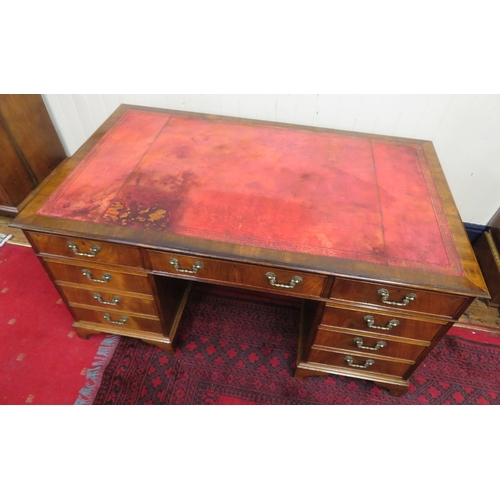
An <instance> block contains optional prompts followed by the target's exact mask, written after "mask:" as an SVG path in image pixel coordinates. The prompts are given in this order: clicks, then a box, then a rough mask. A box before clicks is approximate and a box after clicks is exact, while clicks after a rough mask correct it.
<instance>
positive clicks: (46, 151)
mask: <svg viewBox="0 0 500 500" xmlns="http://www.w3.org/2000/svg"><path fill="white" fill-rule="evenodd" d="M65 158H66V153H65V151H64V148H63V146H62V144H61V142H60V140H59V137H58V135H57V132H56V130H55V128H54V125H53V123H52V120H51V118H50V116H49V114H48V111H47V108H46V107H45V103H44V102H43V99H42V96H41V95H40V94H0V186H1V188H2V189H3V191H4V194H3V195H2V196H0V205H3V207H1V211H2V213H3V214H5V215H15V214H16V213H17V212H18V209H19V208H20V207H21V205H22V204H23V203H24V202H25V201H26V200H27V199H28V197H29V196H30V195H31V193H32V192H33V190H34V189H35V188H36V187H37V186H38V185H39V184H40V183H41V182H42V181H43V180H44V179H46V178H47V176H48V175H49V174H50V173H51V172H52V171H53V170H54V169H55V168H56V167H57V166H58V165H59V164H60V163H61V162H62V161H63V160H64V159H65Z"/></svg>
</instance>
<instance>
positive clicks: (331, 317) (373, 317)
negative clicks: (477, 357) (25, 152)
mask: <svg viewBox="0 0 500 500" xmlns="http://www.w3.org/2000/svg"><path fill="white" fill-rule="evenodd" d="M321 324H323V325H326V326H333V327H337V328H345V329H348V330H356V331H358V332H359V331H361V332H362V331H365V332H370V333H374V334H376V333H383V334H384V335H390V336H395V337H405V338H411V339H418V340H425V341H430V340H432V339H433V338H434V336H435V335H436V334H437V333H438V332H439V330H440V329H441V328H442V327H443V326H444V325H442V324H438V323H430V322H427V321H419V320H415V319H409V318H403V317H401V316H397V315H395V314H392V313H390V312H388V313H380V312H376V313H375V312H373V311H370V312H366V311H362V310H357V309H341V308H339V307H331V306H327V307H325V312H324V313H323V318H322V320H321Z"/></svg>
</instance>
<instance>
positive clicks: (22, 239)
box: [0, 215, 31, 247]
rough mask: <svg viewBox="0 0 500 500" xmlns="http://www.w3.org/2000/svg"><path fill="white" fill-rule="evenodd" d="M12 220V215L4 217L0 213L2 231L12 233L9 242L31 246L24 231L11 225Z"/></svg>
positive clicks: (0, 230)
mask: <svg viewBox="0 0 500 500" xmlns="http://www.w3.org/2000/svg"><path fill="white" fill-rule="evenodd" d="M11 222H12V219H11V218H10V217H4V216H1V215H0V233H2V234H11V235H12V238H11V239H10V240H9V241H8V242H7V243H10V244H12V245H22V246H26V247H29V246H31V245H30V244H29V243H28V240H27V239H26V236H24V234H23V232H22V231H21V230H20V229H16V228H14V227H9V224H10V223H11Z"/></svg>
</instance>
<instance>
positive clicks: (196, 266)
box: [168, 258, 203, 274]
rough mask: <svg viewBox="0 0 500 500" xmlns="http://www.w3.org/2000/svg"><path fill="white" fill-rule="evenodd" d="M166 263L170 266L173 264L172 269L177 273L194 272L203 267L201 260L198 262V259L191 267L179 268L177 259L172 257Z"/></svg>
mask: <svg viewBox="0 0 500 500" xmlns="http://www.w3.org/2000/svg"><path fill="white" fill-rule="evenodd" d="M168 263H169V264H171V265H172V266H174V269H175V270H176V271H177V272H179V273H187V274H196V273H197V272H198V270H199V269H203V262H199V261H196V262H195V263H194V264H193V268H192V269H181V268H180V267H179V261H178V260H177V259H173V258H172V259H169V261H168Z"/></svg>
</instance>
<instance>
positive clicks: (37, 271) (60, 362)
mask: <svg viewBox="0 0 500 500" xmlns="http://www.w3.org/2000/svg"><path fill="white" fill-rule="evenodd" d="M72 324H73V318H72V317H71V314H70V313H69V311H68V309H67V308H66V306H65V304H64V303H63V301H62V299H61V298H60V297H59V294H58V293H57V291H56V289H55V287H54V285H53V284H52V282H51V281H50V279H49V277H48V276H47V274H46V273H45V271H44V269H43V267H42V266H41V265H40V262H39V261H38V259H37V258H36V257H35V254H34V253H33V250H32V249H31V248H30V247H24V246H18V245H10V244H7V245H4V246H3V247H1V248H0V345H1V349H0V404H2V405H26V404H33V405H68V404H70V405H72V404H75V403H76V402H86V401H89V398H91V397H93V395H94V391H95V389H96V388H97V384H98V383H99V381H100V376H101V375H102V372H103V369H104V367H105V365H106V363H107V362H109V359H110V356H111V354H112V352H113V350H114V349H115V347H116V344H117V340H118V338H117V337H113V336H108V335H96V336H95V337H91V338H90V340H88V341H82V340H81V339H80V338H79V337H78V336H77V335H76V333H75V332H74V331H73V330H72V326H71V325H72Z"/></svg>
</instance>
